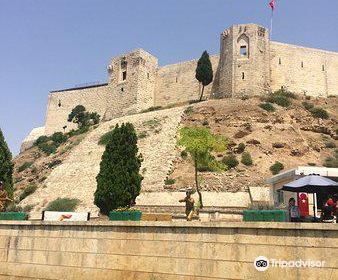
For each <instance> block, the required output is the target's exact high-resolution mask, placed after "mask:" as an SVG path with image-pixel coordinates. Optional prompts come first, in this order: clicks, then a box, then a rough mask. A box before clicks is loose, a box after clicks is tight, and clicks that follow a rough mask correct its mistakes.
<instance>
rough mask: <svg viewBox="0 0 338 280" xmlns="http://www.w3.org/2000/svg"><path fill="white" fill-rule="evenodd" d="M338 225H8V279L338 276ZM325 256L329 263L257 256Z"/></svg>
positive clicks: (3, 246) (3, 243)
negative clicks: (283, 264)
mask: <svg viewBox="0 0 338 280" xmlns="http://www.w3.org/2000/svg"><path fill="white" fill-rule="evenodd" d="M337 241H338V229H337V226H336V225H333V224H300V223H242V222H237V223H221V222H217V223H212V222H205V223H202V222H190V223H187V222H87V223H83V222H64V223H62V222H40V221H38V222H29V221H23V222H16V221H1V222H0V279H1V280H9V279H41V280H42V279H53V280H58V279H60V280H61V279H62V280H63V279H67V280H108V279H109V280H111V279H119V280H177V279H182V280H216V279H217V280H221V279H222V280H225V279H229V280H230V279H232V280H234V279H248V280H249V279H250V280H251V279H266V280H270V279H271V280H279V279H282V280H285V279H288V280H302V279H309V280H312V279H332V280H333V279H337V278H338V267H337V258H335V256H336V251H337V250H338V247H337V244H338V243H337ZM258 256H265V257H267V258H268V259H269V260H270V259H276V260H279V259H281V260H284V261H298V260H299V259H301V260H303V261H307V260H308V259H310V260H313V261H325V264H324V267H321V268H317V267H314V268H308V267H306V268H297V267H287V268H283V269H282V268H280V267H273V266H272V264H271V263H270V266H269V268H268V269H267V270H266V271H262V272H261V271H258V270H256V269H255V267H254V260H255V259H256V258H257V257H258Z"/></svg>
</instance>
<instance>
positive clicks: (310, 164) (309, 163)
mask: <svg viewBox="0 0 338 280" xmlns="http://www.w3.org/2000/svg"><path fill="white" fill-rule="evenodd" d="M307 165H308V166H316V164H315V163H314V162H308V164H307Z"/></svg>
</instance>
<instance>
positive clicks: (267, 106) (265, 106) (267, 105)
mask: <svg viewBox="0 0 338 280" xmlns="http://www.w3.org/2000/svg"><path fill="white" fill-rule="evenodd" d="M259 107H261V108H262V109H263V110H265V111H268V112H273V111H275V110H276V109H275V107H273V105H272V104H271V103H269V102H264V103H261V104H259Z"/></svg>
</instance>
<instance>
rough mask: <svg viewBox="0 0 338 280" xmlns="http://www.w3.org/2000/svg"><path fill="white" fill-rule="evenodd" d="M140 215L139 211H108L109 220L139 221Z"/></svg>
mask: <svg viewBox="0 0 338 280" xmlns="http://www.w3.org/2000/svg"><path fill="white" fill-rule="evenodd" d="M141 217H142V212H141V211H122V212H121V211H110V212H109V220H110V221H140V220H141Z"/></svg>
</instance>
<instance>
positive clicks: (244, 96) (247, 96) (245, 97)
mask: <svg viewBox="0 0 338 280" xmlns="http://www.w3.org/2000/svg"><path fill="white" fill-rule="evenodd" d="M249 98H250V97H249V95H246V94H243V95H241V97H240V99H241V100H243V101H244V100H248V99H249Z"/></svg>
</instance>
